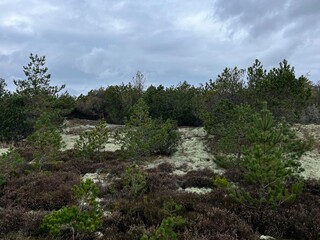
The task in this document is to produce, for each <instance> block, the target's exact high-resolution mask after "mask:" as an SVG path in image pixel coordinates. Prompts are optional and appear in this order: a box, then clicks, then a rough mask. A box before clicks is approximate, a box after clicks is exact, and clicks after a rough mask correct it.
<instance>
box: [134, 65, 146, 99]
mask: <svg viewBox="0 0 320 240" xmlns="http://www.w3.org/2000/svg"><path fill="white" fill-rule="evenodd" d="M145 82H146V77H145V76H144V74H143V73H142V72H140V71H137V73H136V76H135V77H133V78H132V85H133V87H134V88H136V89H137V90H138V92H139V93H140V95H141V94H142V93H143V89H144V84H145Z"/></svg>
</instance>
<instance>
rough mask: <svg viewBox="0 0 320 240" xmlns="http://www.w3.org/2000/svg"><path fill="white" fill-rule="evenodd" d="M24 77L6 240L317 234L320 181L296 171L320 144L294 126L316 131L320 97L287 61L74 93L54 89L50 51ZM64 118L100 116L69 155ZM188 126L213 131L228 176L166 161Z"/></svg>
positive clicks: (16, 105) (2, 219) (2, 172)
mask: <svg viewBox="0 0 320 240" xmlns="http://www.w3.org/2000/svg"><path fill="white" fill-rule="evenodd" d="M23 70H24V73H25V75H26V79H24V80H16V81H14V84H15V85H16V87H17V89H16V91H15V92H10V91H8V90H7V89H6V84H5V81H4V80H2V79H1V81H0V98H1V101H0V110H1V113H2V114H1V116H0V127H1V128H0V138H1V141H2V144H3V145H5V146H10V149H9V151H7V152H6V153H4V154H2V155H1V157H0V238H1V239H8V240H10V239H29V240H40V239H47V240H48V239H87V240H89V239H102V240H103V239H114V240H118V239H124V240H126V239H128V240H132V239H139V240H140V239H141V240H153V239H190V240H191V239H192V240H194V239H195V240H200V239H217V240H218V239H219V240H230V239H249V240H250V239H252V240H254V239H259V237H260V235H269V236H272V237H274V238H279V239H320V235H319V233H320V182H319V180H317V179H304V178H302V177H301V172H303V169H302V167H301V164H300V163H301V161H300V158H301V156H303V154H305V153H306V152H307V151H310V150H311V149H312V147H313V146H317V144H318V143H315V142H313V140H312V139H311V137H308V136H304V137H301V136H298V135H297V134H296V132H295V131H294V130H293V128H292V125H293V124H294V123H307V122H308V123H310V122H312V123H319V122H318V121H319V119H320V117H319V116H320V114H319V113H320V112H319V104H320V101H319V100H320V94H319V92H320V91H319V86H314V85H312V84H311V83H310V82H309V80H308V79H307V78H305V77H304V76H301V77H296V76H295V72H294V68H292V67H291V66H290V65H289V64H288V62H287V61H286V60H284V61H283V62H281V63H280V65H279V67H278V68H274V69H271V70H269V71H267V70H265V69H264V68H263V66H262V64H261V62H259V61H258V60H256V61H255V63H254V64H253V66H251V67H249V68H247V69H238V68H236V67H235V68H226V69H224V71H223V72H222V74H220V75H219V76H218V77H217V79H216V80H215V81H213V80H210V81H208V83H206V84H205V85H204V86H199V87H194V86H191V85H189V84H188V83H187V82H183V83H181V84H179V85H178V86H176V87H169V88H165V87H163V86H161V85H160V86H158V87H155V86H150V87H148V88H147V89H146V90H144V86H143V83H144V75H143V74H142V73H141V72H138V73H137V75H136V76H135V78H134V81H133V82H132V83H130V84H127V85H125V84H122V85H120V86H109V87H107V88H100V89H98V90H91V91H90V92H89V93H88V94H87V95H81V96H79V97H77V98H76V97H72V96H70V95H69V94H68V93H66V92H65V93H61V91H62V90H63V88H64V86H61V87H58V86H51V85H50V77H51V76H50V74H49V73H48V72H47V71H48V69H47V68H46V67H45V57H41V56H38V55H32V54H31V55H30V63H29V64H28V65H27V66H25V67H24V68H23ZM65 118H69V121H70V119H72V118H85V119H91V120H95V121H93V123H94V124H93V126H91V127H90V128H89V129H84V130H83V131H82V130H81V129H80V128H79V129H77V131H78V132H79V136H78V138H76V143H75V145H74V148H72V149H69V150H63V149H64V144H63V141H62V137H61V132H62V131H63V129H67V128H66V127H65V126H63V120H64V119H65ZM98 119H99V121H97V120H98ZM107 123H110V124H115V123H116V124H123V126H117V127H110V125H108V124H107ZM178 126H184V127H186V126H188V127H190V126H193V127H195V126H203V127H204V129H205V131H206V133H207V137H206V139H203V140H204V141H206V144H207V150H208V151H210V153H211V154H213V155H214V159H207V161H209V162H210V163H212V164H214V162H213V160H214V161H215V162H216V163H217V164H218V165H219V166H220V168H221V167H222V168H223V171H219V172H218V171H213V170H212V169H209V168H202V169H192V170H191V169H187V171H186V172H183V173H184V174H181V172H182V171H180V172H178V173H177V170H181V169H183V166H184V164H183V161H184V160H183V159H182V158H179V159H181V161H182V163H181V164H179V165H176V164H175V163H174V162H170V161H166V162H162V163H161V162H159V159H169V157H170V156H172V155H173V156H175V154H177V153H176V151H177V149H178V148H179V144H181V129H180V131H179V129H178ZM183 129H186V128H183ZM75 137H77V136H75ZM191 137H192V136H191ZM115 143H117V144H120V145H121V150H116V151H113V152H111V151H106V149H105V146H106V144H115ZM200 157H202V156H199V158H200ZM186 158H187V156H186ZM186 160H187V159H186ZM204 161H206V159H205V160H204ZM211 161H212V162H211ZM150 166H152V167H150ZM177 166H179V169H176V168H177ZM218 173H219V174H218ZM188 189H189V190H190V189H197V190H200V191H198V193H195V192H192V191H187V190H188ZM203 189H205V191H201V190H203Z"/></svg>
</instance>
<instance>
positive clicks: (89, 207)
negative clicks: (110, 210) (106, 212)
mask: <svg viewBox="0 0 320 240" xmlns="http://www.w3.org/2000/svg"><path fill="white" fill-rule="evenodd" d="M72 190H73V196H74V198H75V199H76V200H77V204H76V205H73V206H71V207H63V208H61V209H59V210H58V211H52V212H51V213H49V214H48V215H46V216H45V217H44V219H43V223H42V226H41V228H42V229H43V230H44V231H45V232H48V233H49V234H50V235H52V236H54V237H58V236H59V235H61V234H62V233H63V232H65V231H69V232H71V233H72V239H73V240H74V239H75V238H77V239H78V238H79V239H84V238H85V237H84V236H85V234H91V233H94V232H95V231H96V230H97V229H99V228H100V227H101V225H102V215H103V214H102V209H101V208H100V206H99V204H98V201H97V197H98V195H99V188H98V187H97V186H96V185H95V184H94V182H93V181H92V180H90V179H87V180H83V181H81V183H80V185H79V186H75V187H74V188H73V189H72Z"/></svg>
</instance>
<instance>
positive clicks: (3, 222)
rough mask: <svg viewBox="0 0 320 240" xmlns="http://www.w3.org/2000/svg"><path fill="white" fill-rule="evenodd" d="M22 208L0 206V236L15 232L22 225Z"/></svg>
mask: <svg viewBox="0 0 320 240" xmlns="http://www.w3.org/2000/svg"><path fill="white" fill-rule="evenodd" d="M23 213H24V209H23V208H20V207H18V208H15V207H9V208H5V209H4V208H1V209H0V237H3V236H4V235H5V234H7V233H9V232H17V231H19V229H20V228H21V225H22V215H23Z"/></svg>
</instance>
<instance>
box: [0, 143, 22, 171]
mask: <svg viewBox="0 0 320 240" xmlns="http://www.w3.org/2000/svg"><path fill="white" fill-rule="evenodd" d="M23 162H24V159H23V158H22V157H21V156H20V154H19V153H18V152H17V151H16V150H15V149H14V148H13V147H12V146H10V148H9V150H8V151H7V152H5V153H3V154H2V155H1V156H0V169H9V170H15V169H16V168H17V167H18V166H19V165H20V164H21V163H23Z"/></svg>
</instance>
